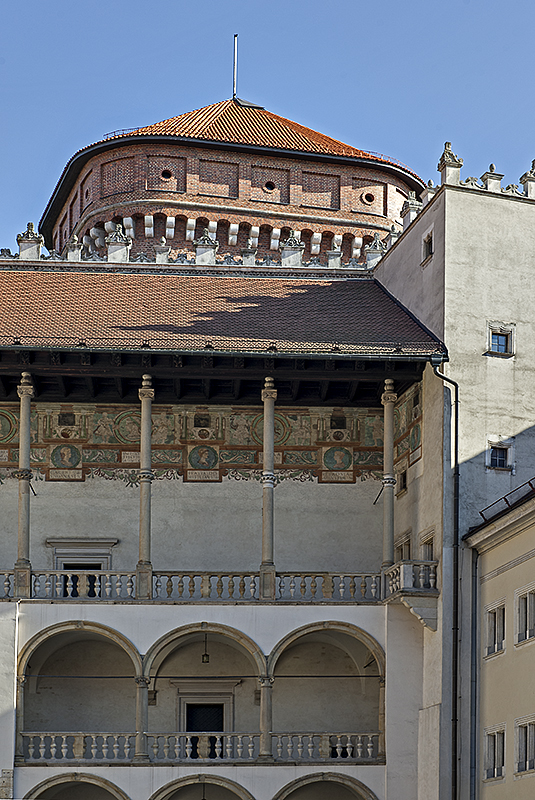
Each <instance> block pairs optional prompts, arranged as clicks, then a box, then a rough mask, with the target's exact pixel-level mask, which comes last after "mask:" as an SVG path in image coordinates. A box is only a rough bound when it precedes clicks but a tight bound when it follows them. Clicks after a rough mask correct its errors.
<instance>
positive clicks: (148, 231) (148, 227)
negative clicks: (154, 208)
mask: <svg viewBox="0 0 535 800" xmlns="http://www.w3.org/2000/svg"><path fill="white" fill-rule="evenodd" d="M153 237H154V217H153V216H152V214H145V239H152V238H153Z"/></svg>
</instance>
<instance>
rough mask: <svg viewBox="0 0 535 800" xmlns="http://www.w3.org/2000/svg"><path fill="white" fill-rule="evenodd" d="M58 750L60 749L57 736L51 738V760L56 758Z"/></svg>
mask: <svg viewBox="0 0 535 800" xmlns="http://www.w3.org/2000/svg"><path fill="white" fill-rule="evenodd" d="M57 749H58V747H57V744H56V737H55V736H51V737H50V758H55V757H56V751H57Z"/></svg>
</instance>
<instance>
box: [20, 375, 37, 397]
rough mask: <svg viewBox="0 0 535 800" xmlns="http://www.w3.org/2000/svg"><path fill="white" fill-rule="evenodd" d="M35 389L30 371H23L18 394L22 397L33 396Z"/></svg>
mask: <svg viewBox="0 0 535 800" xmlns="http://www.w3.org/2000/svg"><path fill="white" fill-rule="evenodd" d="M34 391H35V390H34V388H33V383H32V376H31V374H30V373H29V372H23V373H22V375H21V380H20V383H19V385H18V386H17V394H18V396H19V397H20V398H21V399H22V398H23V397H33V395H34Z"/></svg>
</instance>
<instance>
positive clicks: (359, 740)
mask: <svg viewBox="0 0 535 800" xmlns="http://www.w3.org/2000/svg"><path fill="white" fill-rule="evenodd" d="M357 757H358V758H362V736H357Z"/></svg>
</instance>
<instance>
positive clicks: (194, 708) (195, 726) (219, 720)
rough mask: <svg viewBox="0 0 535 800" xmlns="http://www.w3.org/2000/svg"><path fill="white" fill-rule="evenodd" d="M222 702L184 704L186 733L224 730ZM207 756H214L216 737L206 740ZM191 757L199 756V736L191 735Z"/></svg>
mask: <svg viewBox="0 0 535 800" xmlns="http://www.w3.org/2000/svg"><path fill="white" fill-rule="evenodd" d="M223 708H224V707H223V703H188V704H187V706H186V730H187V731H188V733H193V732H195V731H198V732H199V733H206V732H210V733H213V732H215V731H221V732H222V731H224V730H225V727H224V713H223ZM208 745H209V748H208V758H216V738H215V736H210V737H209V740H208ZM191 758H199V737H198V736H192V737H191Z"/></svg>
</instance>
